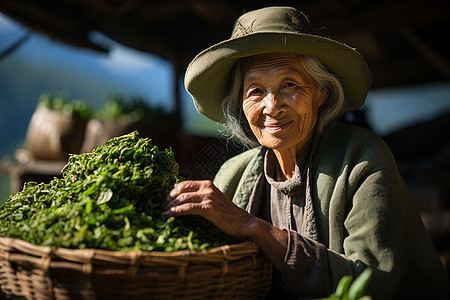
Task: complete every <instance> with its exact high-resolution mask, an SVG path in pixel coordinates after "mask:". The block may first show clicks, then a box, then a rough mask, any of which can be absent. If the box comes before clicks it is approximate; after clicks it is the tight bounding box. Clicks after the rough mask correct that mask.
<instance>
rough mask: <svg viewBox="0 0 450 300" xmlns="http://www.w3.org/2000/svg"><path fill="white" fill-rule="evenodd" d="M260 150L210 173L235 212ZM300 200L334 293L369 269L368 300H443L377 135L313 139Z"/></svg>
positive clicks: (432, 261)
mask: <svg viewBox="0 0 450 300" xmlns="http://www.w3.org/2000/svg"><path fill="white" fill-rule="evenodd" d="M263 153H264V149H263V148H261V147H259V148H254V149H251V150H248V151H246V152H244V153H242V154H240V155H238V156H235V157H233V158H231V159H230V160H228V161H227V162H225V164H224V165H223V166H222V167H221V169H220V170H219V172H218V173H217V175H216V178H215V180H214V183H215V184H216V186H217V187H218V188H219V189H220V190H221V191H222V192H224V193H225V194H227V195H228V196H229V197H230V198H231V199H233V202H234V203H236V205H238V206H239V207H241V208H244V209H246V208H247V204H248V202H249V198H250V195H251V193H252V191H253V188H254V186H255V183H256V180H257V178H258V176H259V175H260V174H261V172H262V171H263ZM306 197H307V200H308V199H310V203H311V207H312V208H311V213H313V214H314V217H313V220H315V224H314V222H311V224H308V225H307V226H309V227H310V229H309V230H308V232H310V234H309V236H307V237H308V238H312V239H315V240H317V241H318V242H320V243H322V244H324V245H325V246H326V247H327V249H328V264H329V265H328V268H329V275H330V280H331V282H330V286H331V287H332V288H333V290H334V289H335V288H336V286H337V283H338V282H339V280H340V279H341V278H342V276H344V275H348V274H351V275H353V276H357V275H358V274H359V273H361V272H362V270H363V269H364V268H365V267H367V266H370V267H371V268H373V270H374V272H373V275H372V280H371V283H370V285H369V287H368V289H367V293H368V294H370V295H372V297H373V299H390V298H393V299H399V298H401V299H403V298H408V299H447V294H448V281H447V275H446V273H445V270H444V268H443V266H442V263H441V261H440V259H439V256H438V255H437V253H436V251H435V249H434V247H433V244H432V242H431V240H430V238H429V235H428V233H427V232H426V230H425V227H424V226H423V223H422V221H421V219H420V216H419V214H418V212H417V210H416V208H415V206H414V203H413V200H412V198H411V197H410V194H409V192H408V191H407V188H406V186H405V184H404V182H403V180H402V178H401V176H400V174H399V172H398V170H397V167H396V163H395V160H394V158H393V155H392V153H391V151H390V150H389V148H388V147H387V146H386V144H385V143H384V142H383V140H382V139H381V138H380V137H378V136H377V135H375V134H373V133H372V132H371V131H369V130H367V129H364V128H360V127H356V126H351V125H346V124H341V123H335V124H333V125H331V126H330V127H329V128H328V129H327V130H326V131H325V133H324V134H323V135H322V136H318V137H316V139H315V141H314V143H313V147H312V149H311V157H310V161H309V167H308V170H307V190H306ZM307 204H308V203H307ZM305 209H307V208H305Z"/></svg>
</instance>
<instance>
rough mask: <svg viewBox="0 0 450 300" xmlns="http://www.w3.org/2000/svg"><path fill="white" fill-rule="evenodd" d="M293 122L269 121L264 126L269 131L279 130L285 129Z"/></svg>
mask: <svg viewBox="0 0 450 300" xmlns="http://www.w3.org/2000/svg"><path fill="white" fill-rule="evenodd" d="M291 123H292V121H290V122H285V123H279V122H268V123H264V128H265V129H266V130H268V131H272V132H277V131H280V130H283V129H284V128H286V127H287V126H289V125H290V124H291Z"/></svg>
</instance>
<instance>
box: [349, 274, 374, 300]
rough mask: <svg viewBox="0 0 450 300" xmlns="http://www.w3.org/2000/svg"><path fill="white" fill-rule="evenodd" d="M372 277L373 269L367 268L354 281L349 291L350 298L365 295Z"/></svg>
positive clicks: (352, 299) (351, 299)
mask: <svg viewBox="0 0 450 300" xmlns="http://www.w3.org/2000/svg"><path fill="white" fill-rule="evenodd" d="M371 278H372V269H371V268H366V269H365V270H364V271H363V272H362V273H361V274H359V276H358V277H356V279H355V280H354V281H353V283H352V285H351V286H350V289H349V291H348V298H349V300H357V299H359V298H361V297H362V296H363V295H364V292H365V291H366V287H367V285H368V284H369V282H370V279H371Z"/></svg>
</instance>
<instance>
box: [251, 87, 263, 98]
mask: <svg viewBox="0 0 450 300" xmlns="http://www.w3.org/2000/svg"><path fill="white" fill-rule="evenodd" d="M262 93H263V90H261V89H259V88H256V89H253V90H251V91H249V93H248V96H249V97H250V96H259V95H262Z"/></svg>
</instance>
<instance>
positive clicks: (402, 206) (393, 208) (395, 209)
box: [328, 169, 445, 299]
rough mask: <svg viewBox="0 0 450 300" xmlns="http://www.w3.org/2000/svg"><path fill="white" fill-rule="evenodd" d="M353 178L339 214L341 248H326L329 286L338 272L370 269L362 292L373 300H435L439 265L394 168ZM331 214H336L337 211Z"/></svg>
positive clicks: (439, 283)
mask: <svg viewBox="0 0 450 300" xmlns="http://www.w3.org/2000/svg"><path fill="white" fill-rule="evenodd" d="M351 176H352V175H350V180H349V182H350V183H351V182H352V178H351ZM353 182H354V184H355V185H356V186H357V187H356V191H355V192H354V193H353V197H349V198H351V201H350V202H348V203H347V208H346V209H345V210H346V212H345V214H344V217H343V243H342V250H341V251H336V252H335V251H333V250H329V251H328V260H329V270H330V279H331V285H332V287H336V285H337V283H338V281H339V280H340V278H341V277H342V276H343V275H345V274H350V275H353V276H354V277H356V276H357V275H358V274H359V273H361V272H362V270H363V269H364V268H366V267H371V268H372V269H373V270H374V272H373V274H372V279H371V282H370V284H369V286H368V288H367V293H368V294H370V295H371V296H372V298H373V299H391V298H397V297H402V298H403V297H404V296H406V295H407V297H408V298H415V297H419V298H421V299H425V298H427V297H430V296H433V297H432V298H434V299H441V298H440V297H441V296H442V295H443V294H441V293H445V291H444V289H445V287H444V286H445V283H443V281H442V280H443V279H444V276H442V271H441V266H442V265H441V264H440V262H439V259H438V256H437V255H436V253H435V251H434V247H433V245H432V244H431V241H430V239H429V237H428V235H427V233H426V230H425V229H424V226H423V224H422V222H421V220H420V217H419V215H418V214H417V212H416V211H415V207H414V205H413V203H412V200H411V199H410V198H409V195H408V194H407V193H406V187H404V184H403V181H402V180H400V178H399V177H398V176H397V174H396V171H393V170H391V169H382V170H379V171H377V172H374V173H372V174H371V175H370V176H367V177H365V178H364V180H362V181H358V180H356V181H353ZM349 189H350V190H352V188H351V184H350V186H349ZM332 202H333V199H332V201H331V205H330V207H331V208H330V212H332V211H333V203H332ZM341 206H342V205H341ZM332 213H333V215H334V217H335V218H336V217H337V218H339V217H340V214H339V211H338V210H334V211H333V212H332ZM333 248H334V249H337V248H336V247H333ZM400 295H401V296H400Z"/></svg>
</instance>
